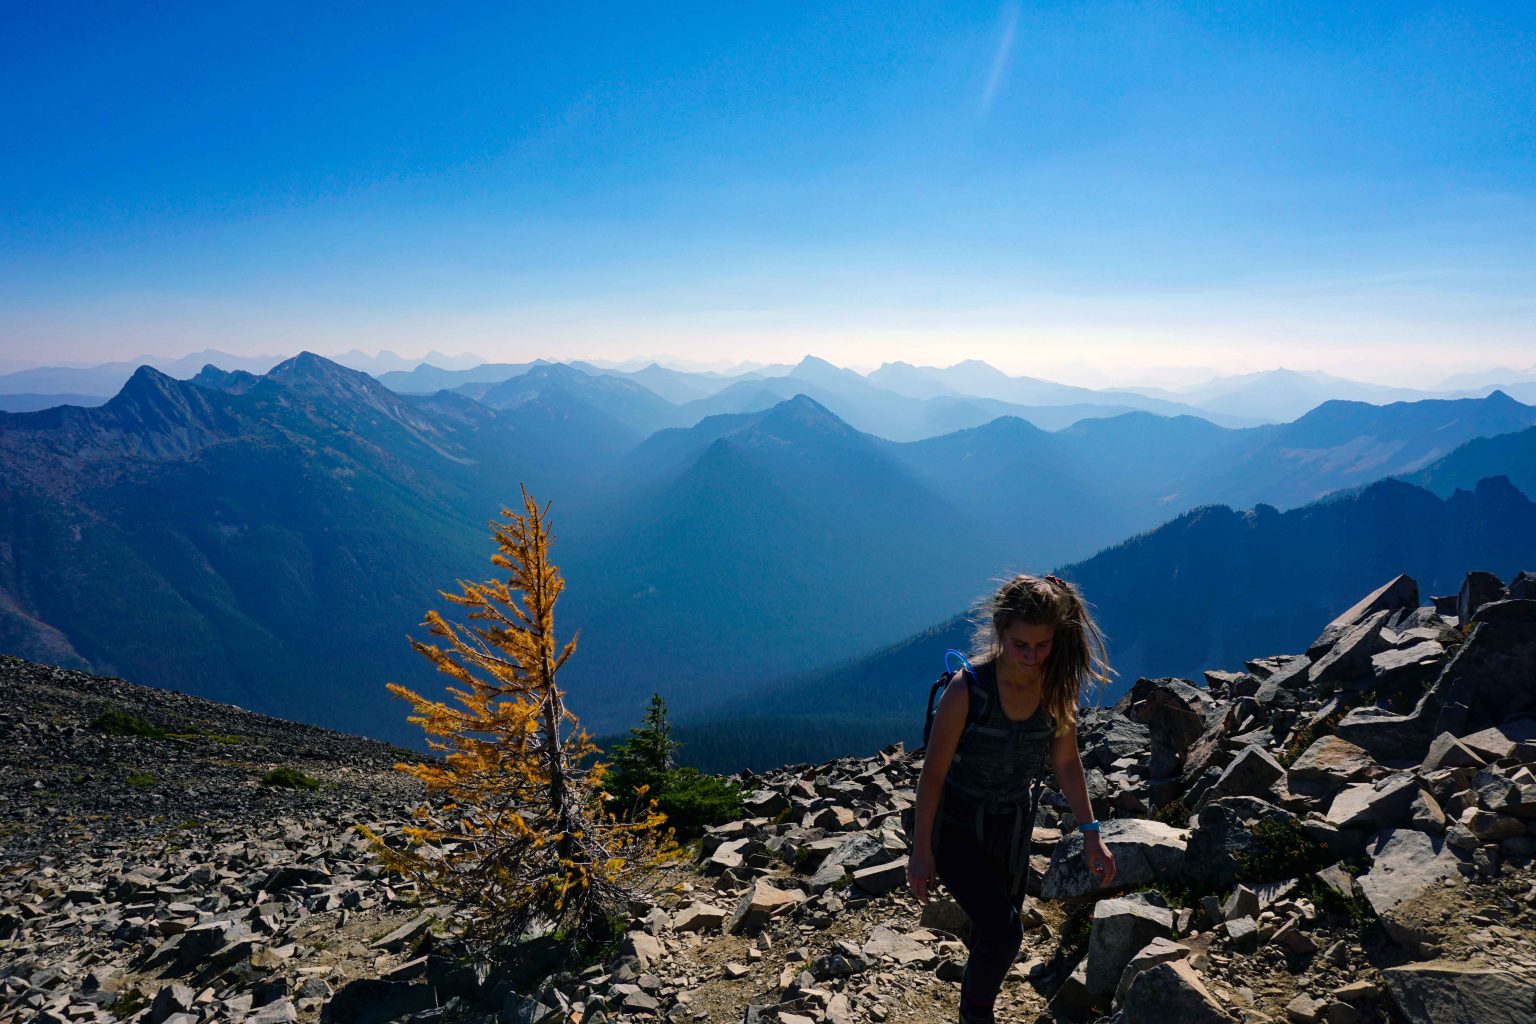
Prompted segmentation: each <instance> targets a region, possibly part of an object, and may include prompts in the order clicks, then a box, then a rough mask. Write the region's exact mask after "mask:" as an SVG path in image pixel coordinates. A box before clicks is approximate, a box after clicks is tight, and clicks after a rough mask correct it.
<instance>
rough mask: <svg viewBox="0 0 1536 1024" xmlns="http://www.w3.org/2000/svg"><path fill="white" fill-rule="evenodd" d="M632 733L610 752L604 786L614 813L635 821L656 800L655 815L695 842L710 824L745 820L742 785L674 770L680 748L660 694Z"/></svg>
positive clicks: (693, 770) (653, 697)
mask: <svg viewBox="0 0 1536 1024" xmlns="http://www.w3.org/2000/svg"><path fill="white" fill-rule="evenodd" d="M629 733H630V736H629V739H627V740H624V741H621V742H619V743H615V744H613V745H612V746H611V747H610V748H609V751H608V754H609V757H610V759H611V763H610V764H609V765H608V769H607V771H606V773H605V774H604V776H603V783H602V784H603V790H604V791H605V792H606V793H607V794H608V806H609V808H610V810H612V811H613V812H614V813H618V814H628V815H630V816H634V815H636V814H638V813H640V812H641V811H643V810H644V809H645V806H646V803H647V802H648V801H655V804H656V810H658V811H660V812H661V813H662V814H664V815H666V819H667V821H666V823H667V825H668V827H670V828H672V829H673V830H674V831H675V832H676V834H677V837H678V838H679V839H691V838H693V837H694V836H697V835H700V834H702V833H703V831H704V829H705V828H706V827H708V826H710V825H721V824H724V823H725V822H728V821H734V820H736V819H737V818H739V817H741V815H742V813H743V810H742V805H741V787H740V786H737V785H735V784H733V783H730V782H727V781H726V780H724V779H722V778H720V777H718V776H715V775H706V774H704V773H703V772H701V771H699V770H698V769H697V768H678V767H675V766H674V764H673V762H672V754H673V752H674V751H675V750H676V749H677V748H678V746H679V744H678V743H677V741H676V740H674V739H672V726H671V723H669V722H668V721H667V704H666V701H664V700H662V698H661V694H659V693H658V694H652V695H651V703H650V706H649V708H647V710H646V713H645V720H644V724H643V725H642V726H640V727H638V728H634V729H631V730H629ZM637 793H641V794H643V795H642V796H637V795H636V794H637Z"/></svg>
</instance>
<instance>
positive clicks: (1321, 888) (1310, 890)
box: [1296, 875, 1376, 931]
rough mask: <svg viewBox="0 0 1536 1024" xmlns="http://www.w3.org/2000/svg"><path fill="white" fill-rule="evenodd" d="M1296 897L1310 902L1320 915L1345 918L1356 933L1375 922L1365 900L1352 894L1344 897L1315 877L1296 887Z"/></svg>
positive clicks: (1374, 917) (1305, 879)
mask: <svg viewBox="0 0 1536 1024" xmlns="http://www.w3.org/2000/svg"><path fill="white" fill-rule="evenodd" d="M1296 895H1297V896H1300V897H1303V898H1305V899H1307V900H1309V901H1311V903H1312V905H1313V906H1314V907H1316V908H1317V909H1318V912H1319V913H1321V914H1324V915H1327V916H1330V917H1342V918H1347V919H1348V920H1349V923H1350V924H1351V925H1352V926H1353V927H1354V928H1355V929H1356V930H1357V931H1363V930H1364V929H1365V928H1367V927H1369V926H1370V925H1371V924H1373V923H1374V922H1375V920H1376V915H1375V914H1374V913H1373V912H1372V911H1371V905H1370V904H1369V903H1367V902H1366V901H1365V900H1363V899H1361V898H1360V897H1358V896H1356V895H1354V894H1353V893H1351V894H1350V895H1348V896H1345V895H1343V894H1341V893H1340V892H1339V891H1338V890H1337V889H1335V888H1334V887H1333V886H1331V885H1329V884H1328V883H1327V882H1325V881H1323V880H1322V879H1321V878H1318V877H1317V876H1315V875H1313V876H1311V877H1309V878H1304V879H1302V882H1301V884H1300V885H1299V886H1297V887H1296Z"/></svg>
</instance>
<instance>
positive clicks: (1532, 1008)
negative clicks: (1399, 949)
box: [1381, 960, 1536, 1024]
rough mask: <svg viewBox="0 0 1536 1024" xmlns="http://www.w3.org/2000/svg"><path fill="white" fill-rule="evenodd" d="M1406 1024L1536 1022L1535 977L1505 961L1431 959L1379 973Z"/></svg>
mask: <svg viewBox="0 0 1536 1024" xmlns="http://www.w3.org/2000/svg"><path fill="white" fill-rule="evenodd" d="M1381 977H1382V981H1384V982H1385V983H1386V988H1387V994H1388V995H1389V996H1390V997H1391V999H1392V1003H1393V1005H1395V1006H1396V1007H1397V1012H1398V1013H1399V1014H1400V1015H1401V1016H1402V1019H1403V1020H1404V1021H1406V1022H1407V1024H1492V1022H1494V1021H1531V1020H1536V977H1533V976H1532V975H1531V974H1528V973H1516V972H1515V971H1512V970H1510V968H1509V966H1508V965H1506V964H1500V965H1498V966H1492V967H1490V966H1483V965H1481V964H1469V963H1462V962H1460V961H1449V960H1429V961H1425V962H1422V963H1416V964H1404V965H1403V966H1401V967H1388V968H1387V969H1386V970H1384V971H1382V972H1381Z"/></svg>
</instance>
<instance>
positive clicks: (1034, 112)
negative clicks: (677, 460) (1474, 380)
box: [0, 2, 1536, 383]
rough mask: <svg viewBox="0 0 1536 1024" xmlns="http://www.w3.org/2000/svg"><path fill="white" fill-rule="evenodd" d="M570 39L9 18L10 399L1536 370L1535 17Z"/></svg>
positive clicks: (482, 18)
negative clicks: (663, 380)
mask: <svg viewBox="0 0 1536 1024" xmlns="http://www.w3.org/2000/svg"><path fill="white" fill-rule="evenodd" d="M555 6H556V5H537V6H536V5H530V4H515V3H500V4H463V5H428V4H419V3H417V4H389V3H372V4H366V5H363V4H359V5H355V6H348V5H341V4H337V5H312V4H304V5H299V4H286V5H285V4H279V3H263V4H260V5H240V4H206V3H201V4H169V3H168V4H158V5H154V6H153V7H152V9H150V10H140V9H137V8H136V7H130V6H129V5H80V6H75V7H68V8H66V7H65V6H64V5H20V4H17V5H9V6H8V7H7V8H6V10H5V12H4V13H3V14H0V88H3V96H4V97H5V98H6V101H5V102H4V103H3V104H0V131H3V132H4V135H5V138H6V139H7V150H8V152H9V155H8V156H7V158H6V159H5V160H4V161H3V162H0V196H3V197H4V198H3V200H0V360H4V361H8V362H13V363H14V362H22V361H47V362H58V361H66V360H68V361H95V360H103V359H109V358H124V357H128V356H132V355H136V354H139V353H142V352H155V353H164V354H177V353H180V352H185V351H191V350H195V349H200V348H203V347H207V346H213V347H218V348H222V349H225V350H229V351H236V352H247V353H257V352H291V351H296V350H297V349H299V348H310V349H313V350H316V351H321V352H341V351H344V350H346V349H350V348H354V347H361V348H364V349H366V350H373V349H378V348H389V349H394V350H396V351H400V352H403V353H407V354H409V353H419V352H423V351H426V350H427V349H431V348H437V349H442V350H445V351H460V350H472V351H475V352H479V353H481V354H484V355H486V356H490V357H497V358H522V357H530V356H538V355H544V356H553V357H557V358H570V357H598V358H623V357H626V356H631V355H636V354H643V353H671V354H674V355H677V356H680V357H684V358H696V359H716V358H727V359H731V358H743V359H746V358H754V359H793V358H798V356H799V355H801V354H803V353H805V352H807V351H814V352H816V353H818V354H820V355H823V356H825V357H827V358H829V359H832V360H834V361H837V362H841V363H844V364H858V365H866V366H873V365H876V364H878V363H880V362H882V361H885V360H888V359H906V360H909V361H914V362H936V363H948V362H954V361H956V360H958V359H961V358H966V357H979V358H984V359H988V360H989V361H991V362H994V363H995V364H997V365H999V366H1002V367H1004V368H1006V369H1010V370H1012V371H1015V372H1031V373H1039V374H1043V375H1055V376H1058V377H1066V378H1072V379H1086V378H1089V377H1091V376H1093V375H1094V374H1103V375H1107V376H1111V377H1112V376H1114V375H1115V374H1126V373H1132V372H1136V371H1140V370H1142V369H1145V368H1151V367H1158V366H1166V365H1181V364H1183V365H1200V366H1210V367H1216V368H1219V369H1227V370H1244V369H1258V368H1265V367H1269V366H1274V365H1281V364H1284V365H1289V366H1293V367H1298V368H1320V369H1327V370H1332V371H1334V372H1341V373H1347V374H1351V375H1355V376H1371V377H1373V378H1375V379H1381V380H1391V381H1401V382H1406V383H1424V382H1429V381H1433V380H1436V379H1438V378H1439V377H1442V376H1444V375H1446V374H1447V373H1450V372H1453V371H1455V370H1457V369H1462V368H1466V369H1474V368H1481V367H1483V366H1488V365H1496V364H1503V365H1510V366H1517V367H1528V366H1531V365H1532V364H1533V363H1536V356H1533V355H1532V353H1533V352H1536V327H1533V325H1536V7H1533V6H1532V5H1530V4H1497V3H1487V4H1475V5H1467V4H1456V5H1450V4H1414V3H1392V4H1380V5H1369V4H1366V5H1353V4H1350V5H1344V4H1335V3H1329V4H1308V3H1285V4H1280V3H1273V4H1257V3H1254V4H1242V3H1233V4H1221V3H1201V4H1134V3H1116V4H1097V3H1073V4H1066V3H1061V4H1003V5H999V4H995V3H993V4H960V3H943V4H940V3H932V4H903V3H881V4H867V3H866V4H839V3H829V2H828V3H817V4H785V3H780V4H761V5H732V4H727V5H720V4H708V5H705V4H699V5H683V4H675V3H658V4H648V5H636V4H625V5H600V4H592V5H579V6H566V7H562V8H561V9H559V10H552V9H551V8H554V7H555ZM1373 371H1374V372H1373Z"/></svg>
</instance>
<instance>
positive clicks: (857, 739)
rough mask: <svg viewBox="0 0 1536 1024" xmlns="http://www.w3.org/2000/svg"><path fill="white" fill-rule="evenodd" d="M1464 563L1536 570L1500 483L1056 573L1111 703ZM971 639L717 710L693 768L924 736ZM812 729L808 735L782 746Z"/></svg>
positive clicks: (1381, 494)
mask: <svg viewBox="0 0 1536 1024" xmlns="http://www.w3.org/2000/svg"><path fill="white" fill-rule="evenodd" d="M1469 566H1475V567H1478V568H1482V569H1487V570H1489V571H1492V572H1494V573H1496V574H1498V575H1499V576H1500V577H1501V578H1503V579H1505V580H1508V579H1510V578H1512V577H1513V576H1514V575H1515V574H1516V573H1517V572H1519V571H1521V570H1523V569H1529V568H1532V567H1536V503H1533V502H1532V501H1531V500H1530V499H1529V498H1528V497H1527V496H1526V495H1525V494H1523V493H1521V492H1520V491H1519V490H1517V489H1516V488H1515V487H1514V486H1513V485H1512V484H1511V483H1510V482H1509V480H1508V478H1506V477H1492V478H1488V479H1485V480H1482V481H1481V482H1479V483H1478V484H1476V485H1475V487H1474V488H1473V489H1472V490H1457V491H1455V492H1454V493H1452V494H1450V495H1449V496H1447V497H1445V498H1439V497H1436V496H1435V495H1434V494H1432V493H1430V492H1429V491H1427V490H1424V489H1422V488H1419V487H1415V486H1412V485H1410V484H1407V483H1404V482H1401V481H1396V480H1385V481H1381V482H1379V483H1376V484H1372V485H1371V486H1369V487H1367V488H1365V489H1364V490H1363V491H1362V492H1360V493H1358V494H1354V495H1348V496H1344V497H1340V498H1336V499H1332V500H1329V501H1323V502H1318V503H1316V504H1312V505H1308V506H1305V507H1303V508H1299V509H1294V510H1292V511H1289V512H1280V511H1278V510H1276V509H1274V508H1273V507H1271V506H1266V505H1260V506H1257V507H1256V508H1253V509H1250V510H1246V511H1234V510H1233V509H1230V508H1228V507H1226V506H1221V505H1213V506H1207V507H1204V508H1199V509H1196V510H1194V511H1191V512H1188V513H1186V514H1184V515H1181V516H1179V517H1177V518H1176V519H1174V520H1172V521H1171V522H1168V523H1166V524H1164V525H1163V526H1161V527H1159V528H1158V529H1156V530H1152V531H1150V532H1148V533H1145V534H1142V535H1140V536H1137V537H1134V538H1132V539H1130V540H1128V541H1126V542H1124V543H1122V544H1119V545H1116V546H1114V547H1112V548H1109V549H1106V550H1105V551H1102V552H1100V553H1099V554H1097V555H1095V556H1094V557H1093V558H1090V559H1088V560H1086V561H1083V562H1080V563H1077V564H1074V565H1067V566H1063V567H1061V568H1059V569H1057V570H1056V571H1057V572H1058V573H1059V574H1061V575H1062V576H1065V577H1066V578H1068V579H1070V580H1072V581H1073V582H1074V583H1076V584H1077V585H1078V586H1079V587H1080V588H1081V589H1082V591H1083V592H1084V594H1085V595H1086V597H1087V598H1088V599H1089V601H1090V602H1091V603H1092V604H1093V606H1094V614H1095V615H1096V617H1097V619H1098V621H1099V623H1100V624H1101V626H1102V627H1103V628H1104V631H1105V633H1106V634H1107V636H1108V638H1109V646H1110V656H1111V661H1112V662H1113V665H1114V667H1115V669H1116V670H1117V672H1118V677H1117V678H1116V681H1115V683H1114V685H1113V686H1112V687H1110V688H1109V689H1107V690H1106V691H1105V692H1104V693H1103V694H1102V695H1100V697H1101V698H1102V700H1103V703H1105V704H1109V703H1112V702H1113V701H1115V700H1117V699H1119V697H1120V696H1121V695H1123V694H1124V693H1125V691H1126V690H1127V689H1128V688H1129V687H1130V686H1131V685H1132V684H1133V683H1134V682H1135V681H1136V679H1137V678H1139V677H1142V676H1148V677H1163V676H1179V677H1183V678H1187V679H1193V680H1196V681H1197V682H1198V681H1201V679H1202V675H1201V673H1202V672H1203V671H1204V670H1206V669H1229V670H1239V671H1240V670H1241V669H1242V667H1243V660H1244V659H1245V658H1251V657H1255V656H1260V652H1263V654H1295V653H1299V652H1302V651H1305V650H1306V648H1307V646H1308V644H1310V643H1311V642H1312V640H1313V639H1315V634H1316V632H1317V623H1319V622H1327V621H1330V620H1331V619H1332V618H1334V617H1335V616H1337V615H1338V614H1339V613H1340V612H1342V611H1344V610H1345V608H1347V607H1348V606H1349V605H1351V604H1352V603H1353V602H1354V601H1355V600H1356V599H1357V598H1358V597H1359V595H1360V594H1361V593H1363V592H1367V593H1368V592H1369V591H1371V590H1373V589H1375V588H1376V587H1378V586H1380V585H1381V584H1383V583H1385V582H1387V581H1388V580H1390V579H1391V578H1393V577H1394V576H1396V575H1397V574H1398V573H1400V572H1405V571H1406V572H1407V573H1409V574H1410V575H1411V576H1413V577H1414V578H1415V580H1417V582H1418V584H1419V593H1420V594H1421V595H1422V599H1423V600H1425V601H1428V599H1429V596H1430V595H1432V594H1447V593H1449V594H1454V593H1455V592H1456V591H1457V589H1458V588H1459V587H1460V584H1461V580H1462V577H1463V576H1464V575H1465V573H1466V570H1467V567H1469ZM972 631H973V620H972V618H971V617H970V616H969V615H968V614H966V613H964V612H959V613H957V614H955V615H952V616H950V617H949V618H947V619H945V620H943V621H941V622H939V623H937V624H936V625H934V626H932V627H930V628H928V629H926V630H924V631H922V632H919V633H915V634H914V635H912V636H910V637H909V638H908V639H906V640H903V641H901V642H900V643H897V644H895V645H893V646H891V647H889V648H887V649H885V650H883V651H880V652H878V653H876V654H874V655H872V656H869V657H866V658H862V659H857V660H853V661H850V662H848V663H846V664H844V665H842V666H839V667H836V668H833V669H830V670H823V671H820V672H811V673H805V674H802V675H800V676H799V677H798V678H790V679H786V680H781V681H780V682H779V683H777V684H774V685H769V686H763V687H759V688H757V689H756V690H755V691H754V692H753V693H752V694H751V695H734V696H732V697H731V698H729V699H726V700H722V701H721V702H720V703H718V704H716V705H715V706H713V707H709V708H705V709H702V710H700V711H698V712H696V713H694V714H693V715H692V716H690V717H689V718H687V719H685V720H684V721H683V722H682V723H681V724H680V725H679V726H678V729H677V737H678V738H679V739H680V740H682V741H683V742H684V744H685V748H684V749H685V750H686V751H687V752H688V753H687V757H688V758H689V763H691V764H696V765H698V766H701V767H705V768H708V769H710V770H717V769H718V768H719V767H720V766H722V765H724V764H727V763H729V764H735V765H738V766H740V765H753V764H763V765H767V764H769V763H770V762H773V761H774V759H775V758H780V759H781V760H782V758H783V757H785V756H789V757H790V759H792V760H810V759H814V758H815V757H816V756H818V752H819V751H828V750H830V751H835V753H836V754H838V755H842V754H849V753H855V752H859V751H866V750H873V749H876V748H878V747H879V746H881V745H883V744H884V743H888V742H890V739H891V737H893V736H902V737H905V738H906V739H907V741H908V742H909V743H916V742H919V738H920V734H921V727H922V713H923V702H924V701H925V699H926V697H927V693H928V685H929V684H930V683H931V682H932V681H933V679H934V678H935V677H936V676H937V675H938V674H939V672H940V670H941V667H942V665H943V655H944V652H945V651H946V650H948V649H951V648H956V649H959V650H966V649H967V648H968V647H969V644H970V639H971V635H972ZM806 720H811V721H812V722H813V723H814V724H813V725H811V726H810V727H809V728H807V729H805V730H804V736H803V737H796V738H794V739H790V740H787V741H785V740H780V739H777V737H784V736H786V735H792V734H793V733H794V732H795V731H796V730H799V729H800V723H802V722H804V721H806ZM791 723H793V725H792V724H791ZM717 737H728V738H729V742H728V745H722V744H721V743H720V742H718V740H717Z"/></svg>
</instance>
